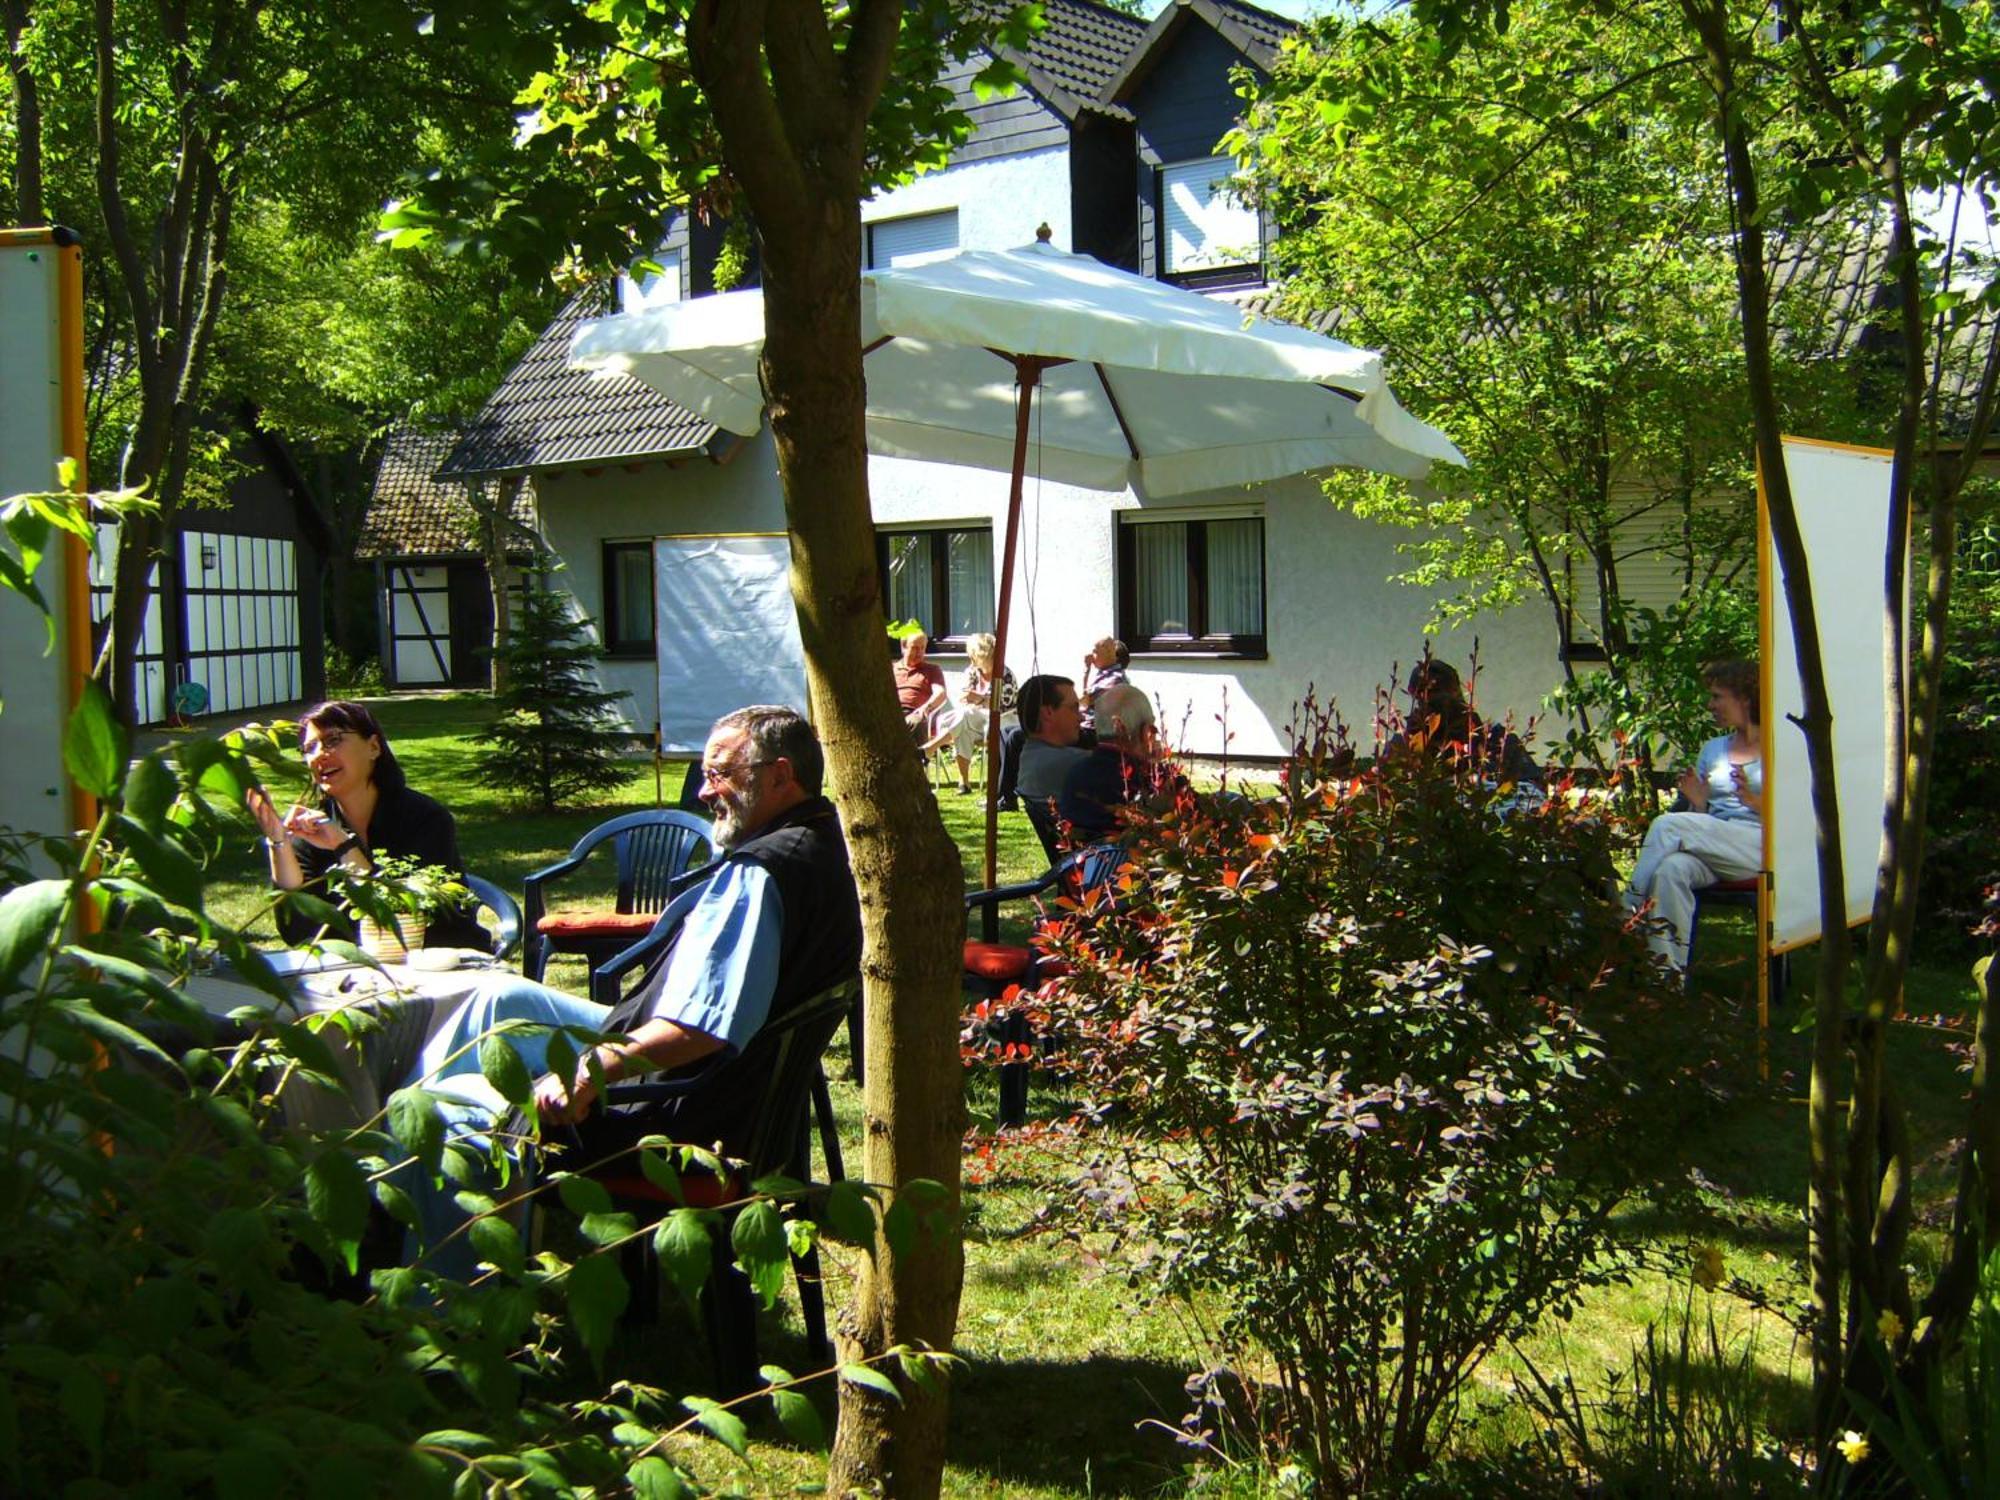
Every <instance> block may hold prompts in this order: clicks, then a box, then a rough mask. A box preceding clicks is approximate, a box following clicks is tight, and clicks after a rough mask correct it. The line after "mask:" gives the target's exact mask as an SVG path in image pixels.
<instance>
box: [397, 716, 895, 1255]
mask: <svg viewBox="0 0 2000 1500" xmlns="http://www.w3.org/2000/svg"><path fill="white" fill-rule="evenodd" d="M823 764H824V762H823V760H822V757H821V754H820V747H819V742H818V740H817V739H816V738H815V736H814V734H813V731H812V726H811V725H810V724H808V723H807V722H806V721H805V719H804V718H803V717H801V716H800V715H799V714H798V713H796V712H794V711H793V710H792V709H789V708H782V707H775V706H766V707H754V708H743V709H738V710H737V711H736V712H734V713H731V714H726V715H724V716H723V717H722V718H721V719H719V720H717V721H716V725H715V728H714V729H713V730H712V731H711V732H710V734H709V737H708V744H707V747H706V748H705V749H704V751H703V753H702V792H701V797H702V801H703V802H704V803H705V804H706V805H707V806H708V808H709V810H710V812H711V814H712V815H713V817H714V820H715V826H714V839H715V843H716V846H717V848H718V849H719V850H720V851H721V854H720V857H719V858H718V859H717V860H716V861H715V862H714V864H713V865H711V866H710V867H709V869H710V871H711V872H712V873H710V874H709V876H708V878H707V879H706V880H705V881H703V882H702V884H701V885H700V886H699V888H698V889H697V890H696V891H694V892H691V893H686V894H684V895H683V896H682V897H681V898H680V899H679V900H677V901H676V902H675V907H676V908H680V909H684V910H685V917H684V920H683V921H682V923H681V925H680V927H679V929H678V931H677V933H676V936H675V939H674V941H673V943H672V945H671V946H670V947H669V949H668V951H667V955H666V958H665V960H664V961H663V962H661V963H660V964H659V965H658V966H657V967H656V969H655V970H654V971H653V972H652V974H651V975H650V976H649V977H648V978H647V979H646V980H645V981H644V982H642V983H641V984H640V985H639V987H638V988H637V989H636V990H635V991H634V992H633V994H632V995H631V996H629V997H628V998H627V999H626V1000H625V1002H624V1003H623V1004H621V1005H620V1006H619V1007H618V1008H617V1009H615V1010H608V1009H607V1008H606V1007H604V1006H601V1005H596V1004H593V1003H592V1002H590V1001H588V1000H581V999H578V998H576V997H574V996H571V995H565V994H562V993H560V992H559V991H556V990H551V989H547V988H545V987H544V986H542V985H538V984H532V983H529V982H528V981H526V980H519V979H515V980H508V981H499V982H496V983H494V984H492V985H489V986H486V987H483V988H482V989H481V990H479V991H477V992H475V993H474V995H473V996H472V997H471V998H470V999H468V1000H467V1001H466V1002H465V1004H464V1005H463V1006H462V1007H461V1008H460V1010H459V1011H458V1013H457V1014H456V1015H455V1016H454V1017H453V1018H452V1021H451V1023H450V1024H449V1025H448V1026H447V1027H446V1029H445V1030H444V1031H443V1032H441V1033H440V1034H439V1035H438V1036H436V1037H434V1038H433V1039H432V1040H431V1042H430V1043H429V1044H428V1045H427V1046H426V1047H425V1049H424V1055H423V1057H422V1059H421V1060H420V1061H419V1062H418V1064H417V1066H416V1068H415V1069H414V1070H412V1072H411V1074H410V1076H409V1077H408V1078H407V1080H406V1082H408V1083H413V1084H414V1083H422V1084H424V1085H425V1086H426V1087H428V1088H431V1089H433V1090H434V1091H436V1092H438V1093H441V1094H444V1095H446V1096H447V1097H448V1098H451V1099H453V1100H455V1101H457V1105H458V1108H457V1109H456V1110H455V1111H454V1112H453V1113H454V1114H455V1115H456V1119H455V1120H454V1121H453V1124H454V1128H455V1130H456V1131H457V1132H458V1133H460V1134H462V1135H466V1136H472V1137H477V1136H480V1135H482V1134H483V1133H484V1132H486V1131H487V1130H490V1129H491V1127H492V1124H493V1122H494V1121H495V1120H496V1119H498V1118H500V1117H502V1116H503V1115H504V1114H505V1112H506V1108H507V1106H506V1103H505V1101H504V1100H502V1099H501V1098H500V1097H499V1095H498V1092H497V1091H496V1090H494V1089H493V1088H492V1086H491V1085H490V1084H488V1083H487V1082H486V1080H485V1079H484V1078H483V1077H482V1076H481V1075H480V1072H479V1063H478V1055H477V1054H478V1042H479V1039H480V1038H481V1037H483V1036H485V1035H487V1034H489V1033H491V1032H492V1031H494V1030H495V1029H496V1028H499V1027H503V1026H507V1025H509V1024H510V1023H520V1022H530V1023H536V1024H538V1025H542V1026H547V1027H557V1028H570V1029H573V1030H581V1031H584V1032H588V1033H591V1034H593V1035H596V1034H604V1035H606V1036H608V1037H609V1038H611V1039H609V1040H606V1041H603V1042H600V1043H599V1044H597V1045H596V1046H595V1047H593V1048H588V1049H586V1050H585V1051H584V1053H583V1055H582V1056H581V1057H580V1058H579V1060H578V1062H577V1065H576V1067H575V1069H574V1070H573V1071H571V1072H569V1073H568V1074H565V1075H558V1074H555V1073H551V1072H548V1071H547V1054H548V1040H549V1039H548V1035H547V1034H542V1035H532V1036H530V1035H526V1034H516V1035H511V1036H510V1037H509V1040H510V1041H511V1042H513V1043H514V1044H515V1048H516V1051H518V1052H519V1053H520V1055H521V1057H522V1060H523V1061H524V1062H525V1063H526V1064H527V1066H528V1068H529V1070H530V1072H531V1073H535V1074H539V1075H541V1076H540V1077H539V1080H538V1081H537V1082H536V1084H535V1090H534V1107H535V1110H536V1112H537V1114H538V1115H539V1116H540V1118H541V1121H542V1123H543V1125H544V1126H566V1127H570V1128H572V1129H573V1130H574V1135H573V1136H567V1137H565V1139H566V1140H568V1141H569V1142H571V1143H572V1144H574V1145H575V1146H576V1147H578V1148H579V1157H578V1159H579V1160H580V1161H582V1162H585V1163H588V1162H590V1161H594V1160H600V1159H602V1158H604V1157H606V1156H610V1155H613V1154H615V1153H617V1152H619V1151H621V1150H624V1149H626V1148H629V1147H630V1146H632V1145H633V1144H634V1143H636V1142H637V1141H638V1140H639V1139H640V1138H641V1137H642V1136H646V1135H652V1134H665V1135H671V1136H673V1137H674V1138H675V1139H677V1140H683V1141H688V1142H690V1143H692V1144H698V1145H714V1144H717V1143H720V1145H721V1147H722V1149H723V1151H724V1152H725V1153H726V1154H735V1155H741V1154H742V1148H741V1142H742V1141H743V1140H744V1139H745V1138H746V1136H747V1134H748V1132H749V1129H750V1127H751V1125H752V1124H753V1121H752V1120H751V1119H750V1118H749V1112H750V1110H751V1108H752V1107H753V1106H754V1104H755V1101H756V1096H757V1093H758V1092H759V1091H758V1090H757V1089H756V1088H755V1087H754V1086H745V1087H742V1088H738V1089H732V1090H730V1091H729V1094H728V1097H716V1095H717V1094H718V1093H720V1092H721V1091H716V1090H711V1091H707V1092H704V1091H702V1090H700V1089H695V1090H691V1091H690V1092H689V1093H687V1094H685V1095H683V1096H682V1097H680V1098H678V1099H676V1100H674V1101H673V1102H672V1103H671V1104H669V1105H659V1106H653V1107H650V1108H647V1109H645V1110H643V1111H634V1112H630V1113H628V1112H624V1111H620V1110H616V1109H612V1110H606V1109H603V1108H599V1107H597V1106H598V1098H597V1094H598V1078H599V1076H602V1077H603V1078H604V1079H606V1080H616V1079H619V1078H626V1077H630V1076H632V1075H634V1074H638V1073H646V1072H652V1071H666V1072H668V1073H669V1074H691V1073H695V1072H697V1071H699V1070H701V1069H703V1068H704V1067H705V1066H707V1065H708V1064H710V1063H711V1062H713V1061H716V1060H719V1058H720V1057H721V1056H722V1055H724V1054H729V1053H735V1052H739V1051H741V1050H742V1049H743V1048H744V1046H745V1045H746V1044H747V1043H748V1042H749V1041H750V1039H751V1038H752V1037H753V1036H755V1035H756V1034H757V1032H758V1031H759V1030H760V1029H761V1028H762V1027H763V1026H764V1025H766V1024H767V1023H768V1022H770V1021H773V1020H775V1019H777V1018H778V1017H780V1016H782V1015H784V1014H785V1013H786V1012H787V1011H789V1010H791V1009H792V1008H793V1007H795V1006H797V1005H799V1004H801V1003H802V1002H804V1001H806V1000H809V999H811V998H812V997H813V996H815V995H817V994H819V993H821V992H822V991H824V990H827V989H830V988H832V987H833V986H834V985H836V984H839V983H840V982H841V981H843V980H844V979H847V978H849V977H850V976H852V975H853V974H854V973H855V972H856V971H857V969H858V967H859V965H860V961H861V909H860V904H859V902H858V900H857V899H856V895H855V889H854V876H853V874H852V872H851V870H850V869H849V867H848V859H847V844H846V841H845V840H844V838H843V837H842V835H841V830H840V823H839V820H838V818H837V817H836V816H835V814H834V808H833V804H832V803H831V802H829V801H828V800H827V799H826V798H825V797H824V796H823V795H822V794H821V791H820V783H821V777H822V769H823ZM670 914H671V913H670ZM409 1187H410V1189H411V1192H412V1195H413V1196H414V1197H415V1198H416V1199H417V1201H418V1205H419V1208H420V1210H421V1211H422V1212H423V1215H424V1219H425V1238H426V1239H427V1240H428V1241H429V1242H430V1244H432V1245H436V1244H438V1243H440V1242H441V1241H442V1240H444V1239H445V1238H446V1237H447V1236H448V1235H449V1234H450V1232H451V1230H452V1229H453V1228H455V1227H456V1226H457V1224H458V1223H460V1222H462V1216H461V1215H460V1214H459V1213H458V1212H457V1210H456V1208H455V1205H453V1204H452V1203H451V1201H450V1194H449V1193H448V1192H445V1191H441V1190H438V1189H436V1187H435V1185H434V1184H431V1183H430V1182H428V1180H425V1181H420V1182H415V1183H411V1184H409ZM462 1246H464V1240H463V1237H462V1236H461V1237H460V1238H459V1239H457V1240H454V1241H452V1244H451V1247H450V1248H451V1250H452V1251H457V1250H459V1248H460V1247H462ZM432 1264H433V1265H435V1266H436V1267H437V1268H438V1269H440V1270H444V1271H446V1272H447V1273H448V1274H458V1273H459V1272H461V1271H462V1270H463V1271H469V1270H470V1263H469V1248H468V1249H467V1250H466V1251H465V1253H464V1254H463V1255H457V1254H449V1253H448V1254H446V1255H444V1256H434V1257H433V1258H432Z"/></svg>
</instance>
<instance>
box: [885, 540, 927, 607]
mask: <svg viewBox="0 0 2000 1500" xmlns="http://www.w3.org/2000/svg"><path fill="white" fill-rule="evenodd" d="M930 615H931V539H930V537H929V536H928V535H927V534H926V533H924V532H921V531H905V532H902V533H900V534H892V535H891V536H890V537H889V618H890V619H892V620H919V621H921V622H922V623H923V626H924V629H925V630H927V631H928V630H930V629H931V628H932V621H931V618H930Z"/></svg>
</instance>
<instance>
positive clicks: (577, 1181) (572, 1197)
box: [556, 1172, 611, 1219]
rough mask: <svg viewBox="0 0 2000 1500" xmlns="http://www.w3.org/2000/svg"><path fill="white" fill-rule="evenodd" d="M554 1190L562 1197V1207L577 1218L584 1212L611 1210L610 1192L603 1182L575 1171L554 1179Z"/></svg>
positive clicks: (582, 1215)
mask: <svg viewBox="0 0 2000 1500" xmlns="http://www.w3.org/2000/svg"><path fill="white" fill-rule="evenodd" d="M556 1192H557V1193H559V1194H560V1195H561V1197H562V1201H563V1207H564V1208H566V1209H568V1210H569V1211H570V1212H571V1213H573V1214H575V1215H576V1216H577V1217H578V1218H579V1219H581V1218H582V1217H584V1215H586V1214H608V1213H610V1212H611V1194H610V1193H608V1192H606V1191H605V1188H604V1184H603V1183H601V1182H598V1181H595V1180H594V1179H592V1178H589V1177H578V1176H577V1175H576V1174H575V1173H573V1172H572V1173H570V1174H568V1175H566V1176H563V1177H559V1178H557V1179H556Z"/></svg>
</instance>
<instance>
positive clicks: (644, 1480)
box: [625, 1453, 694, 1500]
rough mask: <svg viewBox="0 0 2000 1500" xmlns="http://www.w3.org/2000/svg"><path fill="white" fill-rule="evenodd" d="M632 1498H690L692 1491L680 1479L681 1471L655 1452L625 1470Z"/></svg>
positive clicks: (681, 1499)
mask: <svg viewBox="0 0 2000 1500" xmlns="http://www.w3.org/2000/svg"><path fill="white" fill-rule="evenodd" d="M625 1480H626V1483H628V1484H630V1485H631V1486H632V1494H633V1497H634V1500H690V1497H691V1496H692V1495H693V1493H694V1492H693V1491H692V1490H690V1489H689V1488H688V1487H687V1485H686V1484H685V1483H683V1482H682V1480H681V1473H680V1470H679V1469H676V1468H675V1467H674V1466H673V1465H672V1464H670V1463H668V1462H667V1461H666V1460H665V1459H664V1458H662V1457H660V1455H659V1454H657V1453H648V1454H647V1455H646V1456H645V1457H644V1458H642V1459H640V1460H639V1461H638V1462H637V1463H636V1464H634V1465H632V1467H631V1468H629V1469H627V1470H626V1471H625Z"/></svg>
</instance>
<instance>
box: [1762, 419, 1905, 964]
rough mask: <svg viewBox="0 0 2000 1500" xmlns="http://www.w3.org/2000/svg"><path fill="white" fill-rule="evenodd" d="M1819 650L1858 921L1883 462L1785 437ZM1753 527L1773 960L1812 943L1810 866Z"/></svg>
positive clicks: (1873, 777) (1766, 554)
mask: <svg viewBox="0 0 2000 1500" xmlns="http://www.w3.org/2000/svg"><path fill="white" fill-rule="evenodd" d="M1785 471H1786V473H1787V474H1788V475H1790V477H1791V482H1792V495H1793V497H1794V499H1795V500H1796V502H1797V505H1798V512H1799V527H1800V529H1801V531H1802V532H1803V533H1804V538H1805V547H1806V558H1807V563H1808V566H1809V567H1810V568H1811V570H1812V587H1813V605H1814V609H1815V612H1816V614H1817V615H1818V623H1819V636H1820V651H1821V654H1822V656H1823V657H1824V659H1825V661H1826V665H1827V688H1828V692H1829V694H1830V695H1831V697H1832V700H1833V751H1834V785H1835V788H1836V790H1837V792H1838V795H1839V801H1840V828H1841V849H1842V853H1843V855H1844V858H1845V870H1846V879H1847V919H1848V921H1849V923H1854V922H1860V921H1865V920H1867V917H1868V913H1869V909H1870V907H1871V905H1872V904H1873V901H1874V895H1875V862H1876V858H1877V856H1878V854H1879V852H1880V842H1881V837H1882V819H1881V794H1882V773H1883V766H1884V756H1885V753H1886V752H1885V749H1884V743H1883V727H1884V716H1885V714H1886V712H1887V705H1886V702H1885V697H1884V692H1883V685H1882V651H1883V644H1884V643H1883V639H1882V636H1883V630H1882V608H1881V603H1880V601H1881V598H1882V553H1883V546H1884V543H1885V542H1886V540H1887V537H1888V524H1889V455H1888V454H1887V453H1882V452H1877V451H1874V450H1865V449H1855V448H1843V447H1834V446H1831V445H1828V444H1823V443H1812V442H1805V441H1802V440H1799V439H1795V438H1788V439H1786V441H1785ZM1759 519H1760V522H1761V523H1762V524H1760V525H1759V526H1758V570H1757V572H1758V586H1759V593H1760V597H1761V603H1762V607H1763V615H1764V621H1765V628H1764V649H1763V660H1764V689H1763V699H1764V703H1763V710H1764V711H1763V719H1764V785H1765V804H1764V808H1765V817H1764V860H1765V864H1766V866H1767V867H1768V868H1769V869H1770V870H1771V871H1772V886H1773V893H1774V897H1775V903H1774V910H1773V913H1772V922H1771V947H1772V949H1773V951H1777V952H1782V951H1783V950H1785V949H1787V948H1796V947H1798V946H1799V945H1800V944H1802V943H1809V942H1811V941H1813V940H1814V939H1815V938H1817V937H1818V936H1819V935H1820V920H1819V868H1818V862H1817V856H1816V853H1815V848H1814V834H1813V814H1812V785H1811V778H1810V774H1809V773H1808V771H1807V768H1806V746H1805V737H1804V735H1803V734H1802V733H1801V732H1800V731H1799V729H1798V728H1797V727H1796V726H1795V725H1793V724H1792V723H1791V722H1789V720H1788V719H1787V717H1786V716H1787V715H1790V714H1797V713H1798V712H1799V711H1800V694H1799V670H1798V656H1797V652H1796V648H1795V645H1794V641H1793V637H1792V623H1791V616H1790V614H1789V613H1788V612H1787V610H1786V608H1785V596H1784V588H1783V584H1782V582H1781V581H1780V580H1781V578H1782V573H1781V571H1780V569H1779V566H1778V562H1777V553H1776V549H1775V548H1774V547H1773V546H1772V543H1771V529H1770V525H1769V522H1768V520H1766V519H1765V518H1763V517H1760V518H1759Z"/></svg>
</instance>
